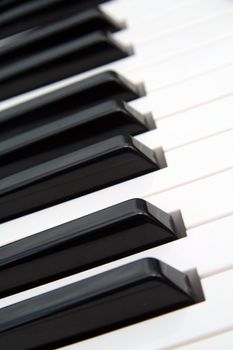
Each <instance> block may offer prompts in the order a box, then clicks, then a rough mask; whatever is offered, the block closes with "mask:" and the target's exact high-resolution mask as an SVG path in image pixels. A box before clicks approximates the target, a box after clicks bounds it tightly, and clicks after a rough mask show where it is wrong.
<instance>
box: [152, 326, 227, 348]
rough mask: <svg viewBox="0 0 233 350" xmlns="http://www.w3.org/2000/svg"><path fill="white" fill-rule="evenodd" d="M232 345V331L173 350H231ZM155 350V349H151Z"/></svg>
mask: <svg viewBox="0 0 233 350" xmlns="http://www.w3.org/2000/svg"><path fill="white" fill-rule="evenodd" d="M232 344H233V330H231V331H229V332H224V333H220V334H218V335H216V336H213V337H210V338H205V339H202V340H199V341H197V342H195V343H192V344H188V345H184V346H181V347H178V348H173V347H172V349H173V350H204V349H206V350H207V349H211V350H219V349H225V350H231V349H232ZM153 350H155V349H153Z"/></svg>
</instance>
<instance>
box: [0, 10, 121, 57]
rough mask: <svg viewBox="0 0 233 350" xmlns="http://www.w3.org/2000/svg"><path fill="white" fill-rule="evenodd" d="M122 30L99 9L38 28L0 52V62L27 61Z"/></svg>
mask: <svg viewBox="0 0 233 350" xmlns="http://www.w3.org/2000/svg"><path fill="white" fill-rule="evenodd" d="M120 29H122V25H120V24H119V23H117V22H116V21H114V20H113V19H112V18H110V17H109V16H107V15H106V14H105V13H104V12H103V11H101V10H99V9H98V8H93V9H89V10H87V11H84V12H81V13H77V14H74V15H72V16H70V17H68V18H65V19H63V20H61V21H59V22H58V23H57V22H56V23H53V24H51V25H47V26H45V27H43V28H38V29H37V30H35V31H31V32H30V33H27V35H24V36H21V37H19V38H18V39H17V41H16V40H15V41H14V42H13V43H11V45H8V46H5V47H3V48H2V49H1V52H0V61H1V60H3V62H4V60H5V62H8V63H9V62H11V61H14V57H17V60H18V59H19V58H20V59H26V58H28V57H30V56H31V55H34V54H35V53H40V52H41V51H42V50H46V49H48V48H51V47H53V46H56V45H60V44H62V43H65V42H66V41H69V40H73V39H77V38H78V37H82V36H84V35H86V34H89V33H91V32H94V31H97V30H103V31H104V30H106V31H110V32H115V31H117V30H120Z"/></svg>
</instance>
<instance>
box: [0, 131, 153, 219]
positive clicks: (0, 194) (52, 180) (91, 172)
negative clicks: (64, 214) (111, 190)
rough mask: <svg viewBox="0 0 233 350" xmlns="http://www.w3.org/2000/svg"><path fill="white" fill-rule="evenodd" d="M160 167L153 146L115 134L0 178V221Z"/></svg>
mask: <svg viewBox="0 0 233 350" xmlns="http://www.w3.org/2000/svg"><path fill="white" fill-rule="evenodd" d="M158 169H159V165H158V161H157V159H156V158H155V154H154V152H153V151H152V150H150V149H148V148H147V147H145V146H144V145H142V144H141V143H140V142H138V141H137V140H135V139H133V138H131V137H123V136H116V137H113V138H111V139H108V140H106V141H103V142H100V143H97V144H94V145H92V146H89V147H85V148H83V149H81V150H79V151H76V152H72V153H69V154H67V155H65V156H62V157H59V158H56V159H54V160H51V161H49V162H46V163H43V164H40V165H37V166H35V167H32V168H29V169H27V170H24V171H21V172H19V173H16V174H14V175H11V176H8V177H6V178H3V179H1V180H0V221H1V222H2V221H5V220H9V219H11V218H14V217H17V216H21V215H24V214H27V213H30V212H33V211H35V210H39V209H42V208H46V207H49V206H51V205H54V204H57V203H60V202H64V201H66V200H69V199H72V198H75V197H78V196H81V195H84V194H87V193H89V192H93V191H96V190H99V189H101V188H104V187H107V186H110V185H114V184H117V183H119V182H121V181H125V180H128V179H131V178H134V177H137V176H140V175H143V174H146V173H149V172H151V171H155V170H158Z"/></svg>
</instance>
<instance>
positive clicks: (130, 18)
mask: <svg viewBox="0 0 233 350" xmlns="http://www.w3.org/2000/svg"><path fill="white" fill-rule="evenodd" d="M185 1H186V0H173V1H170V0H156V1H155V0H145V1H143V6H142V2H141V0H129V1H122V0H121V1H110V2H107V3H106V4H104V5H102V8H104V9H105V10H107V11H108V13H109V14H110V15H112V16H115V17H118V18H126V19H127V22H128V23H130V24H131V23H136V22H142V21H144V20H145V18H148V16H149V17H150V18H156V17H160V16H161V15H164V14H166V13H167V12H169V11H170V10H173V9H174V8H176V7H179V6H182V5H183V4H184V2H185Z"/></svg>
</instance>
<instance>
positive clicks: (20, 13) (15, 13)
mask: <svg viewBox="0 0 233 350" xmlns="http://www.w3.org/2000/svg"><path fill="white" fill-rule="evenodd" d="M106 1H108V0H83V1H80V0H78V1H74V0H40V1H34V0H20V1H19V0H10V1H8V3H7V2H6V1H5V2H4V1H3V4H2V6H1V5H0V39H3V38H6V37H8V36H11V35H14V34H17V33H20V32H23V31H26V30H28V29H35V28H37V27H40V26H42V27H44V26H46V25H48V24H51V23H53V22H56V21H59V20H62V19H64V18H67V17H68V16H72V15H73V14H75V13H80V12H81V11H84V10H86V9H88V8H91V7H93V6H94V5H98V4H100V3H103V2H106Z"/></svg>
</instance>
